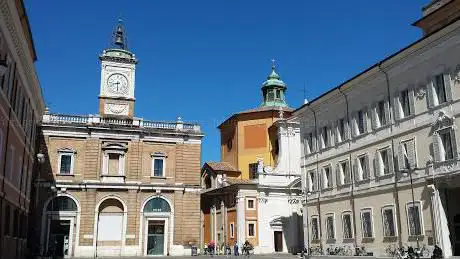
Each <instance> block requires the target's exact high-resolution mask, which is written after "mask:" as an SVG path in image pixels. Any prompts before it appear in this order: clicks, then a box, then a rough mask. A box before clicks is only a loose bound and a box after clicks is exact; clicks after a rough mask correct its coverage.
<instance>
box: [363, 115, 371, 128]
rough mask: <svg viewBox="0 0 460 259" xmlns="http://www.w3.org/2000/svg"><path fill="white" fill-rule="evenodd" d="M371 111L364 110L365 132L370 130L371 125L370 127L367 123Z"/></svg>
mask: <svg viewBox="0 0 460 259" xmlns="http://www.w3.org/2000/svg"><path fill="white" fill-rule="evenodd" d="M369 111H370V109H364V110H363V120H364V123H363V125H364V132H363V133H367V132H368V131H369V130H368V128H369V127H368V125H367V123H368V117H369Z"/></svg>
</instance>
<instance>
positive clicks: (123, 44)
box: [113, 19, 128, 50]
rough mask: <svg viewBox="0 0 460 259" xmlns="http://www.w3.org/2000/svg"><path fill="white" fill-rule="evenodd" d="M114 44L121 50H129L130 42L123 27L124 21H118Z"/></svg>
mask: <svg viewBox="0 0 460 259" xmlns="http://www.w3.org/2000/svg"><path fill="white" fill-rule="evenodd" d="M113 38H114V39H113V44H114V45H115V46H118V47H119V48H120V49H124V50H127V49H128V42H127V41H128V40H127V38H126V33H125V28H124V26H123V20H121V19H118V25H117V28H116V29H115V31H114V32H113Z"/></svg>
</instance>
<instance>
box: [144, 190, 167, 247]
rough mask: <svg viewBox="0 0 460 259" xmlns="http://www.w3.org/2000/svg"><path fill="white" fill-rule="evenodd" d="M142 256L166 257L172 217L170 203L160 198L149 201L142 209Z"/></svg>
mask: <svg viewBox="0 0 460 259" xmlns="http://www.w3.org/2000/svg"><path fill="white" fill-rule="evenodd" d="M142 222H143V226H144V227H143V229H142V230H143V231H144V235H143V238H144V249H143V250H144V251H143V254H144V255H168V249H170V248H171V247H170V245H171V242H170V241H171V240H172V234H173V232H172V228H173V227H172V225H173V217H172V210H171V205H170V203H169V202H168V201H167V200H166V199H164V198H162V197H154V198H151V199H149V200H148V201H147V202H146V203H145V204H144V206H143V209H142Z"/></svg>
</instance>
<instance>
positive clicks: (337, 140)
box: [334, 121, 344, 143]
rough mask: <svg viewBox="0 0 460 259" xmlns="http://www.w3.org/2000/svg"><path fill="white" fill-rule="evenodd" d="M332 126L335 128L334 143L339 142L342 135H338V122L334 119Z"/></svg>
mask: <svg viewBox="0 0 460 259" xmlns="http://www.w3.org/2000/svg"><path fill="white" fill-rule="evenodd" d="M334 126H335V127H334V128H335V143H340V142H341V141H342V140H343V138H344V136H340V133H339V132H340V131H339V122H338V121H336V122H335V125H334ZM340 137H341V138H342V139H340Z"/></svg>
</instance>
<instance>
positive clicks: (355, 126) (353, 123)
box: [351, 113, 359, 137]
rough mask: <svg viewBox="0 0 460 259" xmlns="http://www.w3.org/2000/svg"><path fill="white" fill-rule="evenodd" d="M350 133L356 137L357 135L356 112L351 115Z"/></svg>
mask: <svg viewBox="0 0 460 259" xmlns="http://www.w3.org/2000/svg"><path fill="white" fill-rule="evenodd" d="M351 124H352V127H353V129H352V134H353V137H356V136H358V135H359V134H358V117H357V114H356V113H355V115H354V116H353V121H352V123H351Z"/></svg>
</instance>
